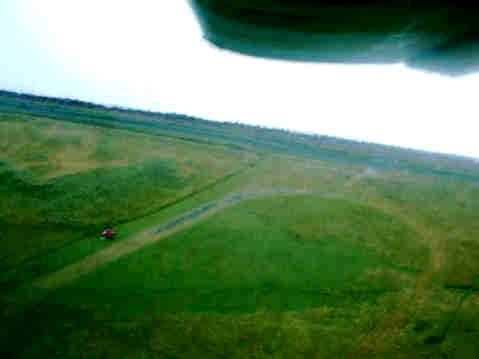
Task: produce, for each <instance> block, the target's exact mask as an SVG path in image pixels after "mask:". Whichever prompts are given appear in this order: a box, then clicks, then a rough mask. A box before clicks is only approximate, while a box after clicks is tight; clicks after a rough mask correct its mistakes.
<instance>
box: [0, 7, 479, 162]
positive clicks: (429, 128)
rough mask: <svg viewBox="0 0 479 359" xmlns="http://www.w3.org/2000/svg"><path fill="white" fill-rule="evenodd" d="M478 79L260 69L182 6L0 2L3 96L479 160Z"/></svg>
mask: <svg viewBox="0 0 479 359" xmlns="http://www.w3.org/2000/svg"><path fill="white" fill-rule="evenodd" d="M478 85H479V75H472V76H467V77H462V78H456V79H452V78H448V77H442V76H439V75H435V74H425V73H421V72H416V71H413V70H410V69H408V68H406V67H405V66H403V65H394V66H374V65H362V66H360V65H333V64H305V63H292V62H282V61H274V60H262V59H256V58H252V57H247V56H242V55H237V54H233V53H230V52H226V51H222V50H218V49H216V48H214V47H212V46H211V45H209V44H208V43H207V42H206V41H204V40H203V39H202V34H201V31H200V28H199V25H198V23H197V21H196V18H195V17H194V16H193V13H192V11H191V9H190V7H189V5H188V3H187V1H186V0H151V1H146V0H136V1H121V0H115V1H110V0H101V1H99V0H82V1H77V0H75V1H73V0H45V1H38V0H0V89H5V90H13V91H19V92H26V93H35V94H40V95H48V96H57V97H69V98H76V99H80V100H85V101H91V102H96V103H102V104H108V105H120V106H125V107H132V108H141V109H147V110H152V111H163V112H177V113H185V114H189V115H194V116H198V117H203V118H206V119H210V120H218V121H231V122H242V123H249V124H261V125H264V126H268V127H280V128H288V129H293V130H297V131H306V132H314V133H319V134H326V135H332V136H339V137H347V138H354V139H359V140H367V141H372V142H378V143H385V144H394V145H399V146H405V147H411V148H417V149H425V150H431V151H439V152H446V153H456V154H463V155H469V156H474V157H478V158H479V141H478V140H477V138H478V129H479V124H478V121H477V120H478V116H477V108H478V106H477V103H478V102H477V100H476V98H477V96H476V91H477V86H478Z"/></svg>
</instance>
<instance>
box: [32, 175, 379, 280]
mask: <svg viewBox="0 0 479 359" xmlns="http://www.w3.org/2000/svg"><path fill="white" fill-rule="evenodd" d="M369 175H372V173H371V171H369V169H366V170H364V171H363V172H361V173H358V174H357V175H355V176H353V177H352V178H351V179H350V180H349V181H348V183H347V184H346V185H345V187H350V186H352V185H354V184H355V183H356V182H358V181H359V180H360V179H361V178H363V177H365V176H369ZM306 194H309V195H321V196H324V197H327V196H332V195H334V194H335V193H334V192H333V193H321V192H319V191H309V190H305V189H291V188H283V189H274V190H263V191H257V192H240V193H233V194H230V195H229V196H227V197H225V198H223V199H221V200H218V201H213V202H209V203H206V204H204V205H202V206H200V207H197V208H195V209H193V210H191V211H189V212H187V213H185V214H183V215H181V216H179V217H176V218H174V219H173V220H170V221H167V222H165V223H163V224H161V225H159V226H157V227H154V228H150V229H148V230H146V231H144V232H142V233H140V234H138V235H136V236H135V237H133V238H131V239H129V240H124V241H121V242H116V243H114V244H113V245H112V246H110V247H108V248H105V249H104V250H102V251H100V252H97V253H95V254H93V255H91V256H89V257H87V258H85V259H83V260H81V261H79V262H76V263H73V264H71V265H68V266H66V267H64V268H63V269H61V270H59V271H57V272H54V273H51V274H48V275H46V276H44V277H41V278H39V279H37V280H35V281H34V282H33V286H34V287H39V288H44V289H49V288H50V289H53V288H57V287H60V286H62V285H65V284H67V283H70V282H73V281H74V280H76V279H77V278H79V277H81V276H82V275H85V274H88V273H90V272H92V271H94V270H95V269H97V268H98V267H100V266H103V265H105V264H107V263H110V262H113V261H115V260H117V259H119V258H120V257H123V256H125V255H127V254H130V253H132V252H134V251H136V250H138V249H141V248H143V247H145V246H147V245H149V244H152V243H154V242H156V241H159V240H162V239H164V238H166V237H168V236H171V235H173V234H175V233H177V232H179V231H181V230H183V229H186V228H188V227H191V226H192V225H194V224H196V223H198V222H200V221H202V220H204V219H206V218H208V217H211V216H213V215H214V214H216V213H217V212H219V211H222V210H224V209H226V208H228V207H231V206H233V205H235V204H237V203H239V202H241V201H245V200H249V199H255V198H263V197H271V196H281V195H288V196H291V195H306Z"/></svg>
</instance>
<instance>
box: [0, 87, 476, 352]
mask: <svg viewBox="0 0 479 359" xmlns="http://www.w3.org/2000/svg"><path fill="white" fill-rule="evenodd" d="M22 104H23V105H22ZM0 110H1V112H2V113H1V114H0V149H1V151H0V189H1V190H0V224H1V226H0V238H1V242H0V243H1V244H0V245H1V249H2V250H1V252H0V258H2V261H1V264H0V268H1V271H0V288H1V292H0V304H1V305H2V312H1V313H0V314H1V318H0V319H1V320H2V326H0V338H1V339H0V347H1V349H2V352H3V353H4V354H3V355H2V357H7V358H8V357H12V358H40V357H41V358H43V357H56V358H113V357H124V358H165V359H166V358H181V359H187V358H188V359H189V358H195V359H196V358H225V357H228V358H477V357H479V340H478V338H479V240H478V239H477V238H478V236H477V235H478V233H479V208H478V206H479V189H478V188H479V187H478V183H479V168H477V165H476V164H475V163H474V161H473V160H470V159H466V158H460V157H454V156H445V155H436V154H429V153H424V152H414V151H409V150H403V149H395V148H391V147H384V146H379V145H373V144H361V143H355V142H348V141H345V140H340V139H333V138H318V137H308V136H306V135H301V134H292V133H288V132H285V131H276V130H268V129H261V128H253V127H247V126H239V125H229V124H215V123H210V122H207V121H203V120H197V119H190V118H183V117H181V116H179V115H170V116H169V115H165V114H150V113H143V112H135V111H125V110H118V109H113V110H109V109H106V108H100V107H94V106H93V105H91V104H89V105H86V104H81V103H67V102H66V101H64V100H61V101H60V100H58V101H57V102H55V101H53V100H52V99H35V98H32V97H28V99H25V98H24V97H21V96H13V95H12V94H9V95H8V96H7V95H5V94H0ZM249 193H250V194H255V196H253V197H251V198H250V199H247V200H243V201H239V202H238V203H235V204H234V205H227V206H224V207H221V206H218V207H217V208H214V209H213V207H208V204H209V203H213V202H212V201H217V202H215V203H222V200H223V199H225V198H230V197H234V196H235V195H239V194H249ZM245 198H247V196H246V197H245ZM198 208H206V209H204V211H206V212H207V211H210V212H211V213H208V215H207V216H204V217H201V216H199V217H198V218H196V217H195V219H192V220H190V222H188V221H187V220H184V221H183V220H179V219H178V218H180V219H181V218H183V217H185V213H186V214H188V213H190V211H192V210H193V212H194V211H195V209H198ZM208 208H209V209H208ZM185 218H187V216H186V217H185ZM107 223H111V224H112V225H114V227H115V229H116V230H117V231H118V232H119V237H118V239H117V241H115V242H105V241H100V240H99V232H100V231H101V230H102V228H103V226H104V225H106V224H107ZM165 223H173V224H172V225H171V226H172V227H174V228H175V231H174V232H172V233H166V234H165V233H162V234H161V235H160V234H158V232H157V229H158V228H159V227H160V226H162V225H164V224H165ZM112 255H115V256H117V257H114V260H109V259H108V258H109V256H112ZM85 268H86V269H85ZM77 269H78V270H82V271H83V272H82V273H83V274H81V275H75V272H74V271H75V270H77ZM59 275H60V276H63V277H62V280H63V281H61V282H58V283H60V284H55V283H57V282H55V281H50V282H49V281H48V279H49V278H55V276H59ZM69 276H71V278H69ZM42 283H43V284H42ZM45 283H50V284H49V285H46V284H45ZM51 283H53V284H51Z"/></svg>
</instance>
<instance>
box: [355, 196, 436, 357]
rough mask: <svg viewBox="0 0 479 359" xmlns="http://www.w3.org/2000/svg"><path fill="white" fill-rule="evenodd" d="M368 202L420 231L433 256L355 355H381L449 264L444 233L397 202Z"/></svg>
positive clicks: (360, 344) (367, 336)
mask: <svg viewBox="0 0 479 359" xmlns="http://www.w3.org/2000/svg"><path fill="white" fill-rule="evenodd" d="M379 203H381V204H379ZM368 205H369V206H371V207H374V208H376V209H379V210H381V211H383V212H385V213H389V214H392V215H394V216H395V217H397V218H399V219H400V220H401V221H402V222H403V223H405V224H406V225H407V226H408V227H409V228H411V229H413V230H415V231H416V232H417V233H419V234H420V235H421V237H422V238H423V240H424V243H425V244H426V245H427V247H428V248H429V253H430V256H429V263H428V266H427V268H426V269H425V270H424V272H423V273H422V275H421V276H420V277H419V278H417V280H416V282H415V285H414V288H413V289H412V291H411V292H407V293H405V294H404V295H403V296H402V297H400V298H399V302H398V307H397V310H396V311H395V312H393V313H392V314H391V315H388V316H386V317H385V318H384V319H383V320H382V321H381V322H380V323H379V325H378V326H377V327H376V328H375V329H374V330H373V331H371V332H370V333H369V334H367V335H366V336H365V337H364V338H362V340H361V341H360V343H359V346H358V348H357V350H356V351H355V352H354V353H352V354H351V358H373V357H374V358H375V357H381V355H382V353H383V352H385V351H386V350H388V347H389V348H390V347H391V344H393V343H391V340H394V339H395V338H396V335H397V332H398V331H399V330H401V329H402V328H404V327H405V326H406V325H407V324H408V321H409V319H410V318H411V315H412V314H413V313H414V312H415V311H417V310H418V308H420V307H421V306H422V305H423V304H424V302H425V298H426V296H427V294H428V290H429V288H430V287H431V284H432V283H433V282H434V280H435V279H436V278H438V276H439V275H440V273H441V271H442V270H443V269H444V266H445V256H444V248H443V242H442V241H441V236H440V235H439V234H438V233H436V232H435V231H434V230H433V229H432V228H431V227H429V226H427V225H425V224H424V223H421V221H419V220H417V219H415V218H411V217H409V216H408V215H407V214H404V213H401V212H400V211H398V210H397V208H395V207H394V206H393V205H388V204H387V203H385V202H384V200H382V201H379V200H378V201H374V202H372V203H368Z"/></svg>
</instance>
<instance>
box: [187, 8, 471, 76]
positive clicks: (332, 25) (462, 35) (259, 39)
mask: <svg viewBox="0 0 479 359" xmlns="http://www.w3.org/2000/svg"><path fill="white" fill-rule="evenodd" d="M190 3H191V4H192V7H193V9H194V10H195V12H196V14H197V16H198V18H199V20H200V23H201V26H202V28H203V31H204V34H205V37H206V39H208V40H209V41H210V42H212V43H213V44H215V45H216V46H218V47H221V48H225V49H229V50H232V51H236V52H240V53H243V54H248V55H253V56H260V57H265V58H277V59H283V60H294V61H312V62H333V63H360V64H366V63H376V64H386V63H397V62H405V63H407V64H408V65H410V66H412V67H416V68H421V69H424V70H428V71H434V72H440V73H444V74H449V75H453V76H457V75H464V74H468V73H471V72H475V71H479V21H478V20H477V19H476V17H477V15H478V14H479V11H478V10H477V8H476V7H470V6H468V5H467V2H461V1H459V2H458V1H455V2H452V1H428V0H421V1H419V0H416V1H414V0H410V1H407V0H405V1H395V0H392V1H367V0H357V1H351V0H349V1H347V0H346V1H311V0H310V1H307V0H255V1H251V0H190Z"/></svg>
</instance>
